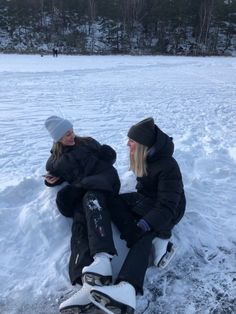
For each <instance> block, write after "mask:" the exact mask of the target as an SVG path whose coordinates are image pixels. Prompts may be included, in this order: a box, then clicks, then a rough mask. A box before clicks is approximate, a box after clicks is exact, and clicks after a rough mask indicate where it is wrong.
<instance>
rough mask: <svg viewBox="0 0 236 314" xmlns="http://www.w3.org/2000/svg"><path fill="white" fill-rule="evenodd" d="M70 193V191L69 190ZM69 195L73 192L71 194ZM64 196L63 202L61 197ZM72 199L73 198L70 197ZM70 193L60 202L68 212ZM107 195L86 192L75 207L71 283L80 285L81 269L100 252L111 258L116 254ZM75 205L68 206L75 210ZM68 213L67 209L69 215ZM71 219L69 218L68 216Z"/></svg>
mask: <svg viewBox="0 0 236 314" xmlns="http://www.w3.org/2000/svg"><path fill="white" fill-rule="evenodd" d="M70 192H71V191H70ZM69 194H70V193H69ZM62 195H64V197H65V198H64V199H63V197H62ZM70 196H71V195H70ZM67 197H68V191H67V192H66V193H64V194H63V193H61V195H60V203H59V202H57V205H58V207H59V204H60V205H63V208H59V210H60V211H61V212H62V209H63V212H65V210H66V206H65V207H64V205H65V204H66V203H68V198H67ZM109 197H110V193H108V192H100V191H87V192H85V193H84V195H83V196H82V198H81V199H80V201H78V200H77V202H76V204H69V205H73V206H75V207H74V208H75V209H74V212H73V213H72V212H71V211H69V213H70V215H72V214H73V224H72V229H71V231H72V236H71V256H70V261H69V276H70V280H71V283H72V284H76V283H79V284H81V283H82V281H81V276H82V269H83V267H84V266H87V265H90V264H91V263H92V262H93V256H94V255H95V254H96V253H99V252H106V253H108V254H111V255H115V254H117V252H116V249H115V246H114V242H113V235H112V228H111V219H110V213H109V211H108V207H107V199H108V198H109ZM73 206H71V207H70V206H69V207H70V209H71V210H72V208H73ZM66 213H67V214H68V209H67V212H66ZM67 216H69V215H67Z"/></svg>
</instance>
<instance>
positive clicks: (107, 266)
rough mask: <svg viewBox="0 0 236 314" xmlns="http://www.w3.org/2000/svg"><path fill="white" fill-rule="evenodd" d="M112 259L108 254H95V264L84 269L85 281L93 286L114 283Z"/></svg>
mask: <svg viewBox="0 0 236 314" xmlns="http://www.w3.org/2000/svg"><path fill="white" fill-rule="evenodd" d="M111 257H112V256H111V255H109V254H107V253H97V254H95V255H94V261H93V263H92V264H90V265H89V266H85V267H84V268H83V269H82V274H83V281H84V282H87V283H88V284H90V285H92V286H95V285H98V286H102V285H109V284H110V283H111V281H112V268H111V261H110V258H111Z"/></svg>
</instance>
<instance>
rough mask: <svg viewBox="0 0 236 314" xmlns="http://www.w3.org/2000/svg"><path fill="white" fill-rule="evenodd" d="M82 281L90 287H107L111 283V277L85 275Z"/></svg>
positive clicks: (92, 274)
mask: <svg viewBox="0 0 236 314" xmlns="http://www.w3.org/2000/svg"><path fill="white" fill-rule="evenodd" d="M82 281H83V282H87V283H88V284H89V285H91V286H108V285H109V284H110V283H111V281H112V277H111V276H101V275H98V274H94V273H85V274H84V275H83V278H82Z"/></svg>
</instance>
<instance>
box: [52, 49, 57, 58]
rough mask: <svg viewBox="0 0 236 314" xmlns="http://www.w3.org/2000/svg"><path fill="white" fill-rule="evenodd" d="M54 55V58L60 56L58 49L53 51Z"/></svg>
mask: <svg viewBox="0 0 236 314" xmlns="http://www.w3.org/2000/svg"><path fill="white" fill-rule="evenodd" d="M52 55H53V57H57V56H58V50H57V49H56V48H53V49H52Z"/></svg>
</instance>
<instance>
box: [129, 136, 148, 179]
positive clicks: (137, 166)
mask: <svg viewBox="0 0 236 314" xmlns="http://www.w3.org/2000/svg"><path fill="white" fill-rule="evenodd" d="M135 143H136V146H135V151H134V154H133V155H130V170H132V171H133V172H134V174H135V175H136V176H137V177H143V176H146V175H147V163H146V158H147V153H148V147H147V146H145V145H142V144H140V143H137V142H135Z"/></svg>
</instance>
